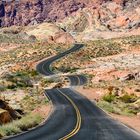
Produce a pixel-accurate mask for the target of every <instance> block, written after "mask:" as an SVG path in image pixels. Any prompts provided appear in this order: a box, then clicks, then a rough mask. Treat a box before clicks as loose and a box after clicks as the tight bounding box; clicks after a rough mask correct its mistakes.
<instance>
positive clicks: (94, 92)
mask: <svg viewBox="0 0 140 140" xmlns="http://www.w3.org/2000/svg"><path fill="white" fill-rule="evenodd" d="M76 90H77V91H78V92H80V93H81V94H82V95H83V96H85V97H87V98H88V99H90V100H91V101H93V100H98V99H100V98H101V97H102V96H103V95H104V94H105V92H106V91H103V89H83V88H82V87H80V88H77V89H76ZM110 115H111V116H112V118H113V119H115V120H118V121H120V122H122V123H124V124H125V125H127V126H129V127H131V128H133V129H135V130H136V131H138V132H140V117H138V116H134V117H128V116H123V115H116V114H110ZM132 122H133V123H132Z"/></svg>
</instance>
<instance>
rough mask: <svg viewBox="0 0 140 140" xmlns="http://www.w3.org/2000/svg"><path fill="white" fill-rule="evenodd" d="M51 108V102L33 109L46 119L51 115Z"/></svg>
mask: <svg viewBox="0 0 140 140" xmlns="http://www.w3.org/2000/svg"><path fill="white" fill-rule="evenodd" d="M51 109H52V106H51V104H47V105H42V106H40V107H38V108H36V109H35V110H34V111H33V113H36V114H40V115H41V116H42V117H43V118H44V119H46V118H47V117H48V116H49V114H50V112H51Z"/></svg>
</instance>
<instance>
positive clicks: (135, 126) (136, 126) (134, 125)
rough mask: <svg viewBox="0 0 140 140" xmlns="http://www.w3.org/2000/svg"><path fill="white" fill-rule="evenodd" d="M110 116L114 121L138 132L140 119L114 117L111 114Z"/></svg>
mask: <svg viewBox="0 0 140 140" xmlns="http://www.w3.org/2000/svg"><path fill="white" fill-rule="evenodd" d="M111 116H112V117H113V118H114V119H116V120H118V121H120V122H122V123H124V124H126V125H127V126H129V127H132V128H133V129H135V130H136V131H138V132H140V118H139V117H128V116H122V115H116V114H111ZM132 122H133V123H132Z"/></svg>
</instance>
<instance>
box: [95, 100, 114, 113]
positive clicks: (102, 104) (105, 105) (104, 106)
mask: <svg viewBox="0 0 140 140" xmlns="http://www.w3.org/2000/svg"><path fill="white" fill-rule="evenodd" d="M97 105H98V106H99V107H101V108H102V109H104V110H105V111H107V112H111V113H115V111H114V108H113V107H112V106H111V105H110V103H108V102H106V101H100V102H98V103H97Z"/></svg>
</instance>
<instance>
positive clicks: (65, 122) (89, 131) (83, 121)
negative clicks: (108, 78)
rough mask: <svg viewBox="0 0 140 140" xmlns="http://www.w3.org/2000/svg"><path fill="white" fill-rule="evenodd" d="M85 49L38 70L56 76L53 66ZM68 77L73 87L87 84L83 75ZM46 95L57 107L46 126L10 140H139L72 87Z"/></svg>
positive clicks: (42, 64)
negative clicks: (51, 66) (51, 67)
mask: <svg viewBox="0 0 140 140" xmlns="http://www.w3.org/2000/svg"><path fill="white" fill-rule="evenodd" d="M82 47H83V45H82V44H76V45H75V46H74V47H73V48H72V49H70V50H68V51H66V52H64V53H61V54H59V55H57V56H54V57H52V58H50V59H48V60H45V61H42V62H41V63H40V64H39V65H38V66H37V70H38V71H39V72H40V73H41V74H43V75H45V76H50V75H54V73H53V72H52V71H51V69H50V65H51V63H52V62H54V61H56V60H57V59H60V58H61V57H63V56H65V55H67V54H69V53H71V52H74V51H76V50H79V49H80V48H82ZM67 77H68V78H69V79H70V81H71V86H80V85H83V84H85V83H86V82H87V79H86V78H85V77H84V76H82V75H72V76H67ZM45 94H46V96H48V97H49V98H50V100H51V101H52V103H53V105H54V111H53V112H52V114H51V115H50V117H49V118H48V120H47V121H46V122H45V124H44V125H42V126H39V127H38V128H36V129H33V130H31V131H29V132H27V133H24V134H21V135H19V136H16V137H13V138H9V140H140V134H138V133H137V132H136V131H134V130H132V129H130V128H128V127H126V126H125V125H123V124H121V123H119V122H117V121H115V120H113V119H111V118H110V117H109V116H108V115H107V114H106V113H104V112H103V111H102V110H101V109H100V108H98V107H97V106H96V105H95V104H94V103H92V102H91V101H89V100H88V99H87V98H85V97H83V96H82V95H80V93H78V92H77V91H75V90H74V89H73V88H61V89H49V90H46V91H45Z"/></svg>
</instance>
